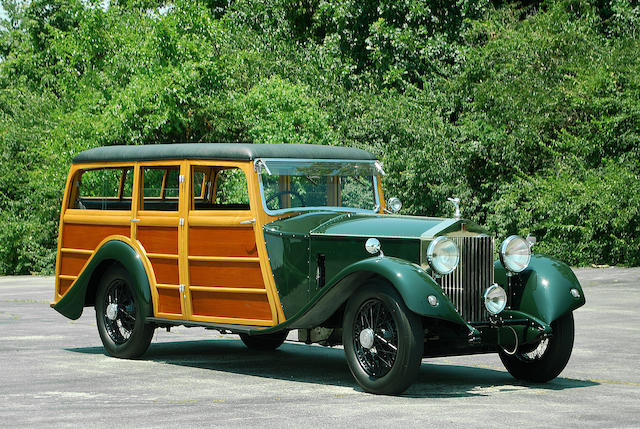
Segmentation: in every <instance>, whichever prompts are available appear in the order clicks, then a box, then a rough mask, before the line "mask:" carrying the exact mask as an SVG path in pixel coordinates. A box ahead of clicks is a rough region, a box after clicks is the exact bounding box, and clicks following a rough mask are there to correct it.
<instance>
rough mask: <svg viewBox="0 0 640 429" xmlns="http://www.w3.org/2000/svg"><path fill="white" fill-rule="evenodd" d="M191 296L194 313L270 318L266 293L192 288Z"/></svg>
mask: <svg viewBox="0 0 640 429" xmlns="http://www.w3.org/2000/svg"><path fill="white" fill-rule="evenodd" d="M191 296H192V303H193V304H192V305H193V314H194V315H199V316H206V317H211V318H234V319H236V318H241V319H256V320H265V321H270V320H271V309H270V307H269V301H268V299H267V295H266V294H253V293H250V294H249V293H235V292H233V293H229V292H208V291H202V290H194V291H191ZM199 320H202V318H200V319H199Z"/></svg>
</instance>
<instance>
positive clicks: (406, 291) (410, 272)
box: [336, 257, 466, 325]
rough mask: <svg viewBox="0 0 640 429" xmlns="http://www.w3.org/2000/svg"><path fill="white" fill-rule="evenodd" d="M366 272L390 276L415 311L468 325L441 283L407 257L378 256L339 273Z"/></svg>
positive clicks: (390, 280)
mask: <svg viewBox="0 0 640 429" xmlns="http://www.w3.org/2000/svg"><path fill="white" fill-rule="evenodd" d="M363 271H364V272H371V273H375V274H378V275H379V276H381V277H384V278H385V279H387V280H388V281H389V282H390V283H391V284H393V286H394V287H395V288H396V290H397V291H398V292H399V293H400V296H402V299H403V300H404V303H405V304H406V306H407V307H408V308H409V310H411V311H413V312H414V313H417V314H419V315H421V316H430V317H436V318H439V319H445V320H449V321H451V322H454V323H460V324H464V325H466V323H465V322H464V320H463V319H462V318H461V317H460V315H459V314H458V312H457V311H456V309H455V307H454V306H453V304H452V303H451V301H450V300H449V298H447V296H446V295H445V294H444V293H443V292H442V289H441V288H440V286H439V285H438V284H437V283H436V282H435V281H434V280H433V278H432V277H431V276H430V275H429V274H427V273H426V272H425V271H424V270H423V269H422V268H420V267H419V266H417V265H415V264H412V263H410V262H407V261H405V260H404V259H398V258H393V257H377V258H369V259H364V260H362V261H359V262H356V263H355V264H353V265H351V266H349V267H347V268H346V269H345V270H343V271H342V272H341V273H340V274H338V276H341V277H347V276H348V275H349V274H351V273H355V272H363ZM338 276H336V277H338ZM429 295H434V296H435V297H436V298H438V305H436V306H435V307H434V306H432V305H431V304H429V302H428V301H427V297H428V296H429Z"/></svg>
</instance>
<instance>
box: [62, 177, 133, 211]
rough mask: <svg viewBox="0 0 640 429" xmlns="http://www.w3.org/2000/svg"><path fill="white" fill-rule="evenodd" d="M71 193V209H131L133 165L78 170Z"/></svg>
mask: <svg viewBox="0 0 640 429" xmlns="http://www.w3.org/2000/svg"><path fill="white" fill-rule="evenodd" d="M71 193H72V194H71V198H70V200H69V208H72V209H80V210H131V195H132V193H133V167H119V168H96V169H88V170H80V171H78V173H77V174H76V177H75V179H74V182H73V187H72V189H71Z"/></svg>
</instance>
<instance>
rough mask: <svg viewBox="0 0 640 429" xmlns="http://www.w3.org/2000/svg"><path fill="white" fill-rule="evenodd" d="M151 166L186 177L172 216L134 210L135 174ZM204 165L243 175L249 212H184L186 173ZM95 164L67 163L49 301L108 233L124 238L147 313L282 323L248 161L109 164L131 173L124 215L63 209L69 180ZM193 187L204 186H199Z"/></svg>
mask: <svg viewBox="0 0 640 429" xmlns="http://www.w3.org/2000/svg"><path fill="white" fill-rule="evenodd" d="M151 166H153V167H163V166H170V167H178V168H179V171H180V175H183V176H184V177H185V178H186V180H183V181H180V184H179V197H178V205H177V210H176V211H166V210H167V208H168V209H171V206H169V205H166V206H162V207H166V208H162V207H161V208H162V210H165V211H155V210H142V207H143V201H142V197H141V194H142V186H143V179H142V177H141V174H142V171H143V169H145V168H148V167H151ZM211 166H215V167H216V168H230V167H235V168H239V169H241V170H242V171H243V172H244V174H245V176H246V179H247V183H248V195H249V202H250V205H249V206H250V207H251V209H250V210H245V209H237V210H233V209H231V210H217V209H211V208H209V209H208V210H205V209H200V210H197V209H195V208H192V207H191V198H192V197H191V187H192V185H193V184H192V183H191V177H190V174H191V169H192V167H195V168H196V169H197V168H200V169H201V170H202V171H206V169H207V168H208V167H211ZM102 167H106V165H103V164H74V165H72V167H71V170H70V172H69V176H68V179H67V188H66V190H65V195H64V197H63V204H62V207H63V209H62V212H61V217H60V231H59V240H58V258H57V261H56V292H55V295H54V302H57V301H59V300H60V299H61V298H62V295H63V294H64V293H66V292H67V291H68V290H69V289H70V288H72V287H73V284H74V282H75V279H76V278H77V277H78V275H79V274H80V273H81V271H82V269H83V267H85V266H86V265H87V263H88V261H90V259H91V257H92V255H93V254H94V253H95V251H96V247H97V246H98V245H100V243H102V242H103V241H104V240H105V239H107V238H108V237H112V236H114V237H127V241H128V240H129V238H130V239H131V240H132V241H131V243H132V245H133V247H134V248H135V249H136V251H137V252H139V253H140V256H141V258H142V260H143V263H144V265H145V269H146V270H147V273H148V277H149V283H150V287H151V295H152V299H153V313H154V316H156V317H159V318H168V319H187V320H194V321H210V322H219V323H231V324H244V325H261V326H273V325H276V324H278V323H281V322H283V321H284V316H283V312H282V308H281V305H280V302H279V299H278V294H277V291H276V289H275V284H274V281H273V276H272V274H271V270H270V267H269V264H268V258H267V254H266V248H265V246H264V238H263V236H262V226H263V225H264V223H265V222H269V221H271V220H274V219H275V218H272V217H270V216H267V215H266V214H265V213H264V212H263V210H262V204H261V202H260V195H259V189H258V179H257V175H256V173H255V171H254V170H253V164H252V162H240V161H200V160H192V161H188V160H182V161H162V162H151V161H149V162H146V161H145V162H130V163H126V162H123V163H120V162H118V163H110V164H109V165H108V167H110V168H112V167H130V168H133V175H134V176H133V177H134V178H133V197H132V200H131V210H122V211H116V210H96V209H79V208H70V207H69V201H70V200H72V198H73V197H74V196H73V192H72V186H71V185H72V184H73V182H74V176H75V175H76V174H77V173H78V172H79V170H82V169H92V168H102ZM205 182H206V180H205ZM163 186H164V185H163ZM197 186H198V188H197V189H204V184H198V185H197ZM199 198H201V199H202V195H200V196H199ZM150 207H152V206H150ZM173 207H175V204H174V205H173Z"/></svg>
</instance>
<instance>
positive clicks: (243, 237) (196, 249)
mask: <svg viewBox="0 0 640 429" xmlns="http://www.w3.org/2000/svg"><path fill="white" fill-rule="evenodd" d="M238 224H239V222H238ZM189 236H190V237H191V240H189V256H237V257H247V256H252V257H256V256H258V249H257V247H256V237H255V234H254V232H253V228H239V227H237V226H235V227H234V226H219V227H190V228H189Z"/></svg>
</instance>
